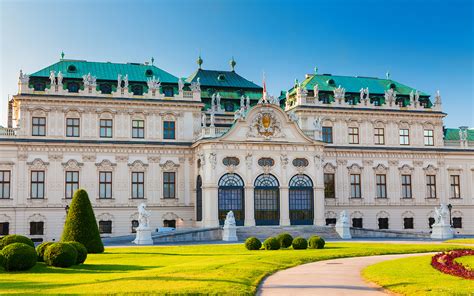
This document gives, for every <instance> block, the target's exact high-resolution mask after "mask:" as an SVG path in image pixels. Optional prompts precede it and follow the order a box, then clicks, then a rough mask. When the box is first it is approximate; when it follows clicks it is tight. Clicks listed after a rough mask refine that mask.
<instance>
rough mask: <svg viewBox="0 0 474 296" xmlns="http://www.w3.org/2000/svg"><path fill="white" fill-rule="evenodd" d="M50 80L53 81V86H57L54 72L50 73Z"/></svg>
mask: <svg viewBox="0 0 474 296" xmlns="http://www.w3.org/2000/svg"><path fill="white" fill-rule="evenodd" d="M49 80H50V81H51V85H56V77H55V72H54V71H52V70H51V71H50V72H49Z"/></svg>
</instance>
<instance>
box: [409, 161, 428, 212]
mask: <svg viewBox="0 0 474 296" xmlns="http://www.w3.org/2000/svg"><path fill="white" fill-rule="evenodd" d="M413 166H414V170H413V180H412V186H413V198H414V199H415V201H416V202H421V203H424V202H425V198H426V194H425V187H426V178H425V172H424V171H423V168H422V166H423V161H419V160H416V161H414V162H413Z"/></svg>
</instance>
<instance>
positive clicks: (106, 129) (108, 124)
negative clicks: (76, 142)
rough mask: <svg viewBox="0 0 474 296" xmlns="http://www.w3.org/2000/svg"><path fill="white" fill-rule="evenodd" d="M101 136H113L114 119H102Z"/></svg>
mask: <svg viewBox="0 0 474 296" xmlns="http://www.w3.org/2000/svg"><path fill="white" fill-rule="evenodd" d="M100 137H101V138H112V119H101V120H100Z"/></svg>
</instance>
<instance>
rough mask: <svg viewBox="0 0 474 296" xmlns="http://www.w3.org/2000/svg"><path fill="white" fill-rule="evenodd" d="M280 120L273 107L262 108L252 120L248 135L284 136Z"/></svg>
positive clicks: (252, 136)
mask: <svg viewBox="0 0 474 296" xmlns="http://www.w3.org/2000/svg"><path fill="white" fill-rule="evenodd" d="M284 136H285V135H284V133H283V131H282V126H281V122H280V120H279V119H278V118H277V115H276V114H275V112H274V111H273V110H271V109H262V111H260V112H259V113H258V114H257V115H256V116H255V117H254V118H253V120H252V121H251V122H250V124H249V130H248V133H247V137H251V138H260V137H262V138H264V139H266V140H268V139H271V138H281V137H284Z"/></svg>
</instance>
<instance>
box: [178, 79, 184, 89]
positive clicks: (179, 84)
mask: <svg viewBox="0 0 474 296" xmlns="http://www.w3.org/2000/svg"><path fill="white" fill-rule="evenodd" d="M183 87H184V83H183V79H181V78H179V79H178V91H179V93H182V92H183Z"/></svg>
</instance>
